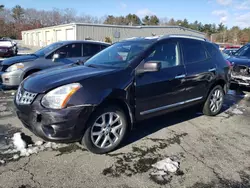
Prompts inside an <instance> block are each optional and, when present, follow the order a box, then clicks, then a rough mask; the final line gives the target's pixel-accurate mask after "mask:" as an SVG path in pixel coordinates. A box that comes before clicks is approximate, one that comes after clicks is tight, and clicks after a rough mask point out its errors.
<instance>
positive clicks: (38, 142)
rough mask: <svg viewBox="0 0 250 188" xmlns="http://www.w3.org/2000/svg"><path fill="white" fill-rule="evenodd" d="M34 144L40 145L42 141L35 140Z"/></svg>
mask: <svg viewBox="0 0 250 188" xmlns="http://www.w3.org/2000/svg"><path fill="white" fill-rule="evenodd" d="M35 145H36V146H41V145H43V142H42V141H40V140H39V141H36V142H35Z"/></svg>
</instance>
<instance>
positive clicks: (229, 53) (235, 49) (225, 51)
mask: <svg viewBox="0 0 250 188" xmlns="http://www.w3.org/2000/svg"><path fill="white" fill-rule="evenodd" d="M238 50H239V49H238V48H228V49H224V50H222V52H223V53H225V54H227V55H234V53H235V52H237V51H238Z"/></svg>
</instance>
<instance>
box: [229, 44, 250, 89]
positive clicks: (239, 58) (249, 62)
mask: <svg viewBox="0 0 250 188" xmlns="http://www.w3.org/2000/svg"><path fill="white" fill-rule="evenodd" d="M228 60H229V61H230V62H231V64H232V65H233V69H232V74H231V77H232V80H231V82H232V83H233V84H236V85H243V86H247V87H250V43H249V44H246V45H245V46H243V47H241V48H240V49H239V50H238V51H237V52H235V53H234V55H233V56H231V57H230V58H228Z"/></svg>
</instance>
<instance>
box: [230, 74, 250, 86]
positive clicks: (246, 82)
mask: <svg viewBox="0 0 250 188" xmlns="http://www.w3.org/2000/svg"><path fill="white" fill-rule="evenodd" d="M231 83H232V84H237V85H242V86H250V76H241V75H233V74H232V75H231Z"/></svg>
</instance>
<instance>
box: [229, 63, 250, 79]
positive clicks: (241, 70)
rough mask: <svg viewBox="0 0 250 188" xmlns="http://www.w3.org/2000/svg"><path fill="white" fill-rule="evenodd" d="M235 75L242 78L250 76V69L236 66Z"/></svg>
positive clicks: (234, 68)
mask: <svg viewBox="0 0 250 188" xmlns="http://www.w3.org/2000/svg"><path fill="white" fill-rule="evenodd" d="M233 74H235V75H240V76H250V69H249V67H248V66H244V65H234V67H233Z"/></svg>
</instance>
